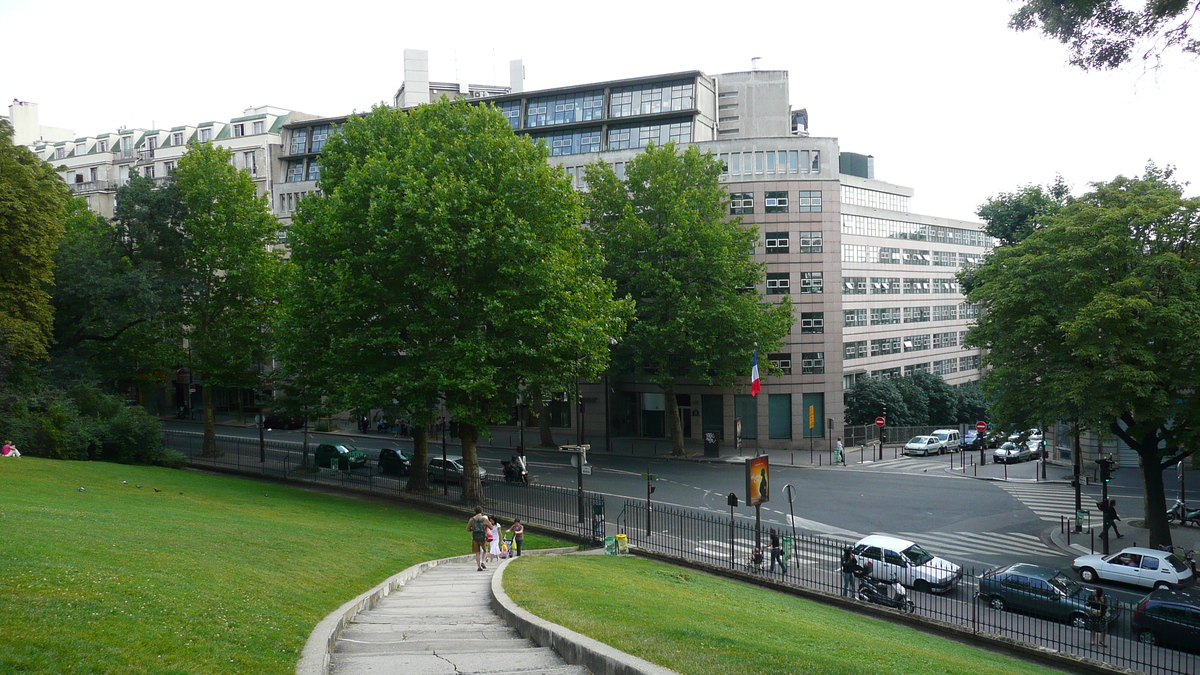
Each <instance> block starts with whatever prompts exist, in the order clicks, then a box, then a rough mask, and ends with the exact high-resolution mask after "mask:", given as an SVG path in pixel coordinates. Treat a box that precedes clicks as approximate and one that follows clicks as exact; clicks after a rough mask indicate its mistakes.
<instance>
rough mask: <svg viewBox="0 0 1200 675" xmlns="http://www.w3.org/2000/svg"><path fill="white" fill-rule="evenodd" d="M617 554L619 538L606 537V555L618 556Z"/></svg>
mask: <svg viewBox="0 0 1200 675" xmlns="http://www.w3.org/2000/svg"><path fill="white" fill-rule="evenodd" d="M616 554H617V538H616V537H605V538H604V555H616Z"/></svg>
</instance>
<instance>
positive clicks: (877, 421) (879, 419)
mask: <svg viewBox="0 0 1200 675" xmlns="http://www.w3.org/2000/svg"><path fill="white" fill-rule="evenodd" d="M886 421H887V420H885V419H883V418H882V417H876V418H875V426H877V427H881V426H883V425H884V423H885V422H886Z"/></svg>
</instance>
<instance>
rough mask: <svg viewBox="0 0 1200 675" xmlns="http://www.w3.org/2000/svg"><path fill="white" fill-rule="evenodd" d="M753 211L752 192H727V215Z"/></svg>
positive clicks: (748, 213)
mask: <svg viewBox="0 0 1200 675" xmlns="http://www.w3.org/2000/svg"><path fill="white" fill-rule="evenodd" d="M752 213H754V193H753V192H731V193H729V215H731V216H746V215H750V214H752Z"/></svg>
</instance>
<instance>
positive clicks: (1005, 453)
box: [992, 443, 1033, 464]
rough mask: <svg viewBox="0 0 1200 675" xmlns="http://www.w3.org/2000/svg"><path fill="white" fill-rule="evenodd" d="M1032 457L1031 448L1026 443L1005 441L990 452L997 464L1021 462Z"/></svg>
mask: <svg viewBox="0 0 1200 675" xmlns="http://www.w3.org/2000/svg"><path fill="white" fill-rule="evenodd" d="M1027 459H1033V450H1032V449H1031V448H1030V447H1029V444H1028V443H1005V444H1004V445H1001V446H1000V447H998V448H996V450H995V451H994V452H993V453H992V460H993V461H995V462H996V463H997V464H1008V463H1010V462H1023V461H1025V460H1027Z"/></svg>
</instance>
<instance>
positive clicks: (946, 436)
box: [933, 429, 962, 454]
mask: <svg viewBox="0 0 1200 675" xmlns="http://www.w3.org/2000/svg"><path fill="white" fill-rule="evenodd" d="M933 435H934V436H937V437H938V440H940V441H941V442H942V449H941V451H940V452H939V453H938V454H941V453H942V452H960V451H961V450H962V434H960V433H958V429H938V430H936V431H934V432H933Z"/></svg>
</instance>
